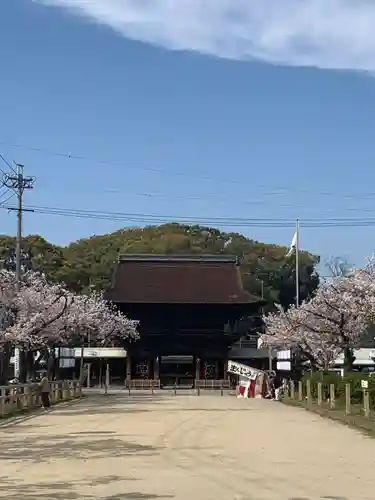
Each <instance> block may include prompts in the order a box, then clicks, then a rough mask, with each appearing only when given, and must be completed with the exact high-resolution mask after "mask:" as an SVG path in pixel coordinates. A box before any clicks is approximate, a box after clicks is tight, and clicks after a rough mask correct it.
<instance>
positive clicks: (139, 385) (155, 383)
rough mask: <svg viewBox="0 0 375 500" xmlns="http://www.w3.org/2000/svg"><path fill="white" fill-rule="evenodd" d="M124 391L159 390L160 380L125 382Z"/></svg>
mask: <svg viewBox="0 0 375 500" xmlns="http://www.w3.org/2000/svg"><path fill="white" fill-rule="evenodd" d="M125 387H126V389H160V380H153V379H136V378H134V379H132V380H125Z"/></svg>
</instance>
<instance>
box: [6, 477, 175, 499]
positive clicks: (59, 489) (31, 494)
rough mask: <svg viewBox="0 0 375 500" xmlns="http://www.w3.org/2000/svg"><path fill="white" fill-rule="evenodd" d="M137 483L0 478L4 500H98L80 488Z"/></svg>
mask: <svg viewBox="0 0 375 500" xmlns="http://www.w3.org/2000/svg"><path fill="white" fill-rule="evenodd" d="M131 481H137V480H136V479H135V478H131V477H129V478H124V477H118V476H107V477H102V478H100V479H99V480H90V479H88V480H84V481H72V482H69V483H67V482H66V481H64V482H63V481H56V482H54V483H34V484H20V483H19V482H18V481H17V483H15V482H13V481H10V480H8V479H7V478H4V477H1V476H0V495H1V499H2V500H18V499H29V500H31V499H36V498H38V499H39V498H40V499H42V500H97V499H98V498H99V497H98V495H96V494H95V493H87V494H83V493H80V492H78V491H77V490H79V489H80V488H82V487H84V488H86V489H89V488H92V487H95V486H99V485H100V486H108V487H110V486H111V485H113V484H114V483H116V482H122V483H123V482H131ZM168 498H174V496H173V495H155V494H153V493H140V492H136V491H133V492H127V493H118V494H115V495H109V496H103V495H101V496H100V500H128V499H129V500H130V499H131V500H141V499H142V500H147V499H150V500H151V499H160V500H162V499H168Z"/></svg>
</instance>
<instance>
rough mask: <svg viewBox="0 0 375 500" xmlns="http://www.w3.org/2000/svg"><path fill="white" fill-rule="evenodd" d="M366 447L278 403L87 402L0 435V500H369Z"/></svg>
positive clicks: (209, 399)
mask: <svg viewBox="0 0 375 500" xmlns="http://www.w3.org/2000/svg"><path fill="white" fill-rule="evenodd" d="M374 484H375V440H372V439H370V438H367V437H365V436H363V435H361V434H360V433H358V432H356V431H353V430H350V429H348V428H346V427H344V426H342V425H340V424H338V423H334V422H330V421H327V420H323V419H321V418H320V417H318V416H315V415H312V414H309V413H307V412H305V411H303V410H299V409H293V408H288V407H285V406H283V405H281V404H279V403H273V402H269V401H259V400H238V399H236V398H234V397H231V396H223V397H220V396H219V395H212V396H200V397H197V396H195V395H191V396H189V395H184V396H182V395H177V396H175V397H174V396H172V395H170V394H165V393H164V394H162V395H154V396H151V395H146V394H140V395H137V396H136V395H134V396H131V397H130V398H129V397H128V396H127V395H126V394H110V395H108V396H98V395H92V396H91V397H90V398H89V399H88V400H84V401H82V402H80V403H78V404H75V405H73V406H70V407H64V408H57V409H55V410H53V411H52V412H51V413H46V414H43V415H40V416H37V417H34V418H31V419H28V420H25V421H23V422H21V423H18V424H17V425H13V426H9V427H0V498H1V499H2V500H11V499H12V500H14V499H17V500H18V499H19V500H30V499H33V500H37V499H41V500H75V499H77V500H99V499H100V500H126V499H132V500H138V499H176V500H191V499H193V500H211V499H212V500H213V499H215V500H224V499H225V500H235V499H237V500H240V499H242V500H245V499H248V500H317V499H319V500H365V499H366V500H373V498H374Z"/></svg>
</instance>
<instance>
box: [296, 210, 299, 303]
mask: <svg viewBox="0 0 375 500" xmlns="http://www.w3.org/2000/svg"><path fill="white" fill-rule="evenodd" d="M296 306H297V307H299V219H297V220H296Z"/></svg>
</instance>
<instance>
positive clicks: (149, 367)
mask: <svg viewBox="0 0 375 500" xmlns="http://www.w3.org/2000/svg"><path fill="white" fill-rule="evenodd" d="M147 378H149V379H151V378H154V373H153V369H152V359H151V358H150V357H149V358H148V359H147Z"/></svg>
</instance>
